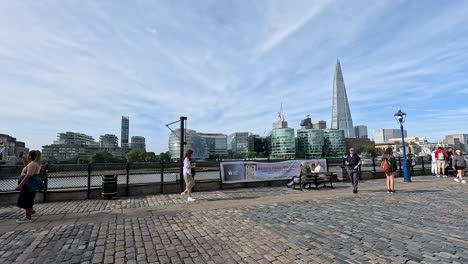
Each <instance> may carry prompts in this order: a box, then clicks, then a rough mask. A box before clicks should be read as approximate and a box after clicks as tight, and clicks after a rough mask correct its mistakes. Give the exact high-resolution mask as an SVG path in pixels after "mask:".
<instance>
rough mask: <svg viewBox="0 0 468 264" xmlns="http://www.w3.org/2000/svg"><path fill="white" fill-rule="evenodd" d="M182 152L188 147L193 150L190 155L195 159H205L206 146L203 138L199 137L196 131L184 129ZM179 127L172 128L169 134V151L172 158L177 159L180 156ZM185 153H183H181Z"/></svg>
mask: <svg viewBox="0 0 468 264" xmlns="http://www.w3.org/2000/svg"><path fill="white" fill-rule="evenodd" d="M185 141H186V143H187V144H186V145H185V146H184V152H186V151H187V150H188V149H191V150H193V154H192V157H193V159H195V160H205V159H207V158H208V150H207V149H208V148H207V144H206V140H205V138H203V137H201V136H200V135H199V134H198V133H197V131H195V130H191V129H186V130H185ZM180 142H181V140H180V128H177V129H174V130H173V131H172V132H171V134H170V135H169V153H170V154H171V158H172V159H173V160H178V159H179V157H180ZM183 154H185V153H183Z"/></svg>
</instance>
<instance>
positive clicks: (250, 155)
mask: <svg viewBox="0 0 468 264" xmlns="http://www.w3.org/2000/svg"><path fill="white" fill-rule="evenodd" d="M245 157H246V158H249V159H252V158H256V157H257V153H255V152H253V151H248V152H247V153H246V154H245Z"/></svg>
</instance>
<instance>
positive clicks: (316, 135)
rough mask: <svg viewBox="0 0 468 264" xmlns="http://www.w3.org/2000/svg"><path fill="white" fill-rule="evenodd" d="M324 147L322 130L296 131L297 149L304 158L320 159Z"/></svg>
mask: <svg viewBox="0 0 468 264" xmlns="http://www.w3.org/2000/svg"><path fill="white" fill-rule="evenodd" d="M323 147H324V136H323V130H320V129H299V130H298V131H297V148H298V150H299V151H302V152H303V153H304V155H305V158H320V157H322V151H323Z"/></svg>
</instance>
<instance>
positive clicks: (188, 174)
mask: <svg viewBox="0 0 468 264" xmlns="http://www.w3.org/2000/svg"><path fill="white" fill-rule="evenodd" d="M192 154H193V150H191V149H189V150H187V152H185V156H184V181H185V191H183V192H182V193H181V194H180V195H184V194H188V197H187V202H189V203H191V202H194V201H195V199H193V198H192V188H193V186H194V185H195V181H194V180H193V176H192V169H193V168H194V167H195V166H194V165H192Z"/></svg>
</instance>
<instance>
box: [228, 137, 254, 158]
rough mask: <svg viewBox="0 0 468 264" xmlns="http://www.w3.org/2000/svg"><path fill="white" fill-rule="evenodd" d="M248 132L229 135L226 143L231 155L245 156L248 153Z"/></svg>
mask: <svg viewBox="0 0 468 264" xmlns="http://www.w3.org/2000/svg"><path fill="white" fill-rule="evenodd" d="M249 135H250V133H249V132H235V133H232V134H231V135H229V137H228V140H230V142H229V143H228V144H229V145H230V147H231V150H232V152H233V153H236V154H246V153H247V152H248V151H249Z"/></svg>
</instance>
